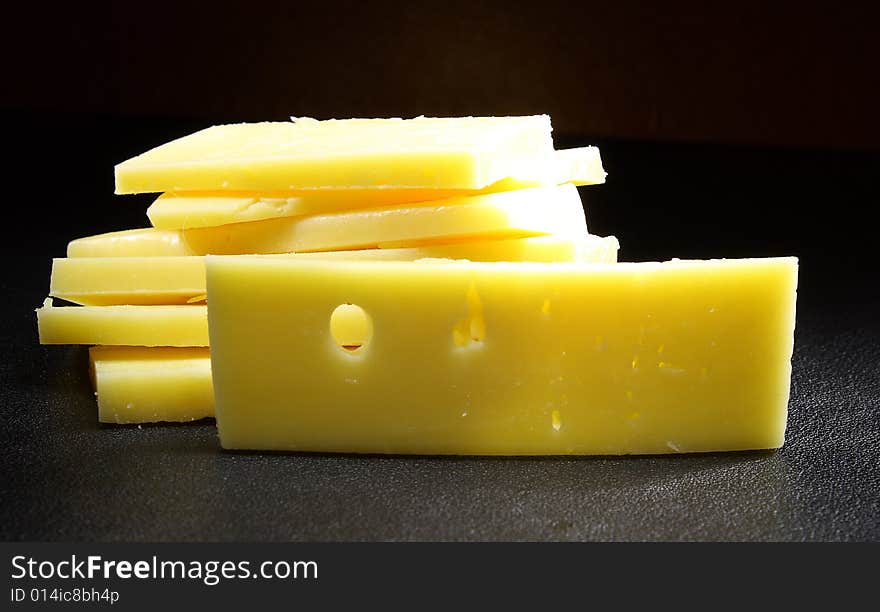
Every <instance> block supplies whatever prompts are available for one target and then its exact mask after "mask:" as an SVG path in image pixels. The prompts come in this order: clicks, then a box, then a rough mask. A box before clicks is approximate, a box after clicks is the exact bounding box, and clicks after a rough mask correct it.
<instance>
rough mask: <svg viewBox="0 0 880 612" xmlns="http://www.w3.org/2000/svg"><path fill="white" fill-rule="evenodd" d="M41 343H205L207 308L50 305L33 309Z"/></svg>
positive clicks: (157, 344)
mask: <svg viewBox="0 0 880 612" xmlns="http://www.w3.org/2000/svg"><path fill="white" fill-rule="evenodd" d="M37 326H38V329H39V334H40V343H41V344H105V345H122V346H208V309H207V307H206V306H204V305H184V306H128V305H126V306H65V307H61V308H59V307H57V306H53V304H52V299H51V298H47V299H46V301H45V302H44V303H43V307H42V308H38V309H37Z"/></svg>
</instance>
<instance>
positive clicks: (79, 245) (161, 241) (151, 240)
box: [67, 227, 192, 257]
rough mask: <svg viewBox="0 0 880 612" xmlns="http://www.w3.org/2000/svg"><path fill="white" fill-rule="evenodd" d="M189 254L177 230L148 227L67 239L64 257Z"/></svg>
mask: <svg viewBox="0 0 880 612" xmlns="http://www.w3.org/2000/svg"><path fill="white" fill-rule="evenodd" d="M183 255H192V252H191V251H190V249H189V248H187V246H186V243H185V242H184V241H183V234H182V233H181V232H179V231H177V230H160V229H155V228H152V227H145V228H138V229H130V230H122V231H118V232H107V233H106V234H97V235H95V236H86V237H85V238H77V239H76V240H71V241H70V242H69V243H68V245H67V256H68V257H156V256H162V257H174V256H183Z"/></svg>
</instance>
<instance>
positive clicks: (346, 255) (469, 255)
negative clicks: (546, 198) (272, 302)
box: [49, 235, 619, 305]
mask: <svg viewBox="0 0 880 612" xmlns="http://www.w3.org/2000/svg"><path fill="white" fill-rule="evenodd" d="M96 242H99V241H96ZM96 242H92V243H91V244H92V245H95V244H96ZM88 243H89V241H88V239H83V241H82V242H81V243H80V244H81V245H83V246H85V245H86V244H88ZM130 244H132V242H126V241H116V242H110V243H105V245H111V248H115V247H119V249H118V250H116V251H115V252H111V249H110V248H108V250H107V251H100V250H96V249H89V250H86V249H83V250H82V251H79V250H77V252H88V253H89V255H95V254H101V255H110V254H116V255H126V254H127V251H123V250H122V249H123V248H125V247H126V245H130ZM618 248H619V244H618V242H617V239H616V238H615V237H614V236H608V237H604V238H600V237H598V236H589V235H588V236H584V237H579V238H561V237H558V236H539V237H535V238H513V239H508V240H486V241H476V242H458V243H454V244H442V245H427V246H420V247H409V248H397V249H366V250H355V251H328V252H318V253H298V254H296V255H290V257H299V258H312V259H342V260H347V261H348V260H386V261H412V260H416V259H425V258H445V259H468V260H471V261H544V262H552V261H583V262H602V263H613V262H615V261H617V251H618ZM205 292H206V289H205V263H204V258H203V257H197V256H190V257H166V256H163V257H69V258H61V259H55V260H54V261H53V262H52V278H51V281H50V288H49V294H50V295H52V296H54V297H57V298H60V299H64V300H67V301H69V302H74V303H77V304H87V305H108V304H187V303H192V302H199V301H203V300H204V297H205Z"/></svg>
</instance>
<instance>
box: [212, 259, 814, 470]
mask: <svg viewBox="0 0 880 612" xmlns="http://www.w3.org/2000/svg"><path fill="white" fill-rule="evenodd" d="M206 264H207V284H208V304H210V308H209V312H208V319H209V328H210V337H211V350H212V362H213V363H212V367H213V371H214V377H215V380H214V384H215V391H216V415H217V425H218V428H219V433H220V440H221V443H222V445H223V446H224V447H225V448H242V449H244V448H247V449H273V450H275V449H277V450H306V451H334V452H335V451H342V452H367V453H424V454H490V455H542V454H629V453H634V454H641V453H678V452H698V451H720V450H740V449H760V448H776V447H779V446H780V445H782V443H783V439H784V432H785V424H786V414H787V402H788V395H789V383H790V374H791V366H790V359H791V354H792V345H793V331H794V323H795V319H794V310H795V300H796V284H797V260H796V259H794V258H771V259H746V260H710V261H671V262H664V263H637V264H632V263H620V264H613V265H604V264H571V263H568V264H559V263H556V264H540V263H466V262H415V263H412V262H410V263H406V262H345V263H342V262H331V261H305V260H302V259H297V258H278V257H258V258H247V257H208V258H207V261H206ZM347 304H351V305H353V306H356V307H358V308H360V309H362V316H363V317H364V322H363V325H362V332H361V334H360V337H358V338H354V339H352V338H336V337H334V336H335V334H334V333H333V327H334V324H333V318H334V311H336V309H337V308H338V307H339V306H342V305H347ZM345 308H346V310H349V311H350V310H352V307H351V306H346V307H345ZM354 310H357V309H354ZM349 314H350V313H349ZM343 344H346V345H347V347H346V346H343Z"/></svg>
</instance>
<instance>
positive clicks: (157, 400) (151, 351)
mask: <svg viewBox="0 0 880 612" xmlns="http://www.w3.org/2000/svg"><path fill="white" fill-rule="evenodd" d="M89 367H90V373H91V379H92V386H93V388H94V390H95V395H96V396H97V399H98V420H99V421H101V422H102V423H148V422H158V421H175V422H181V421H195V420H197V419H203V418H205V417H209V416H212V415H213V413H214V389H213V386H212V382H211V357H210V354H209V352H208V349H206V348H166V347H153V348H143V347H126V346H96V347H92V348H91V349H89Z"/></svg>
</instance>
